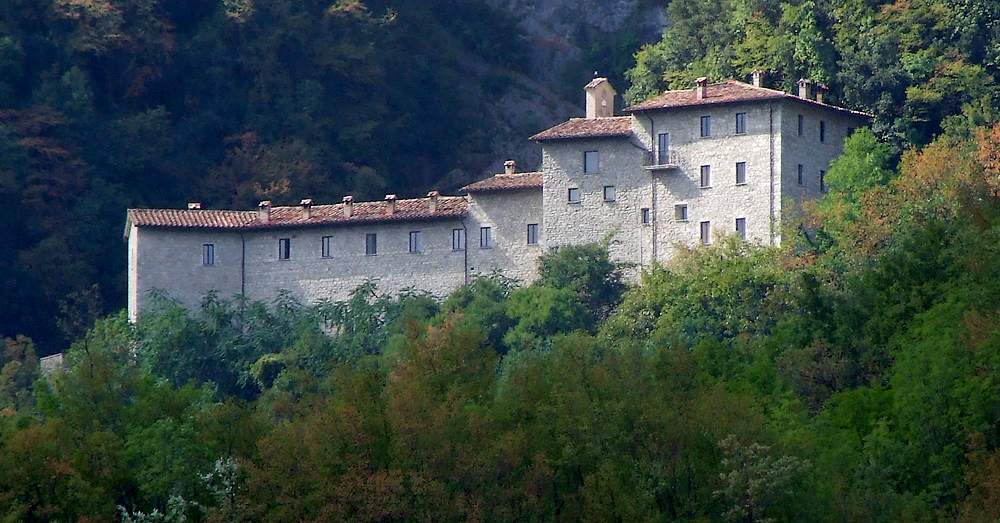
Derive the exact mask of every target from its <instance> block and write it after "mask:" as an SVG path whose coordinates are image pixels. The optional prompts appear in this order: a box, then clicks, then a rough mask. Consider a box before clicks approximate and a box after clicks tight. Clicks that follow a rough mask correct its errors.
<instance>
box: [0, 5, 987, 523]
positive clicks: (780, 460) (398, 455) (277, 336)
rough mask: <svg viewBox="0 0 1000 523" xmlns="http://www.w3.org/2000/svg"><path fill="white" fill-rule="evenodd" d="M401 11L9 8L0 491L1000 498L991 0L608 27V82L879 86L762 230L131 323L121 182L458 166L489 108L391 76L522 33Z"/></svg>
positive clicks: (771, 11)
mask: <svg viewBox="0 0 1000 523" xmlns="http://www.w3.org/2000/svg"><path fill="white" fill-rule="evenodd" d="M195 4H196V3H191V5H195ZM416 4H419V5H409V6H406V5H403V4H400V5H386V4H384V3H382V2H373V1H366V2H363V3H362V2H359V1H338V2H333V3H330V2H326V3H321V2H273V3H270V4H264V3H253V2H249V1H242V2H241V1H237V0H227V1H224V2H221V3H205V4H204V5H203V6H202V9H186V8H185V7H184V5H182V4H173V3H170V2H158V1H154V0H147V1H138V0H131V1H125V2H114V3H112V2H110V1H99V0H58V1H55V2H53V3H51V4H47V3H39V2H20V1H18V0H12V1H8V2H7V3H5V4H0V68H3V70H4V74H3V75H0V92H2V93H3V94H2V95H0V101H2V107H0V147H2V151H3V152H2V153H0V181H2V183H0V192H3V194H4V197H5V199H4V201H5V203H6V205H4V206H3V211H2V212H3V218H2V219H0V235H2V237H3V238H4V239H5V240H7V243H8V245H13V246H14V247H15V249H14V250H15V251H16V253H11V255H9V256H7V257H4V258H0V264H3V266H2V267H0V275H2V276H0V278H4V280H3V289H4V292H3V293H2V296H3V297H2V298H0V299H2V300H4V301H3V302H2V304H0V316H2V318H0V327H2V329H0V332H2V334H3V335H4V336H5V339H4V341H3V343H4V346H3V348H2V351H0V514H3V520H5V521H70V520H73V521H109V520H121V521H134V522H149V521H170V522H174V521H177V522H179V521H259V520H267V521H302V520H311V521H330V520H365V521H368V520H378V521H396V520H421V521H423V520H434V521H441V520H449V521H450V520H483V521H522V520H531V521H535V520H592V521H608V520H612V521H626V520H627V521H635V520H643V521H649V520H663V521H673V520H682V521H716V520H723V521H734V522H763V521H900V520H902V521H939V520H947V521H955V520H959V521H969V522H973V521H975V522H979V521H983V522H986V521H995V520H996V517H997V514H1000V115H998V114H997V109H996V108H997V107H998V103H1000V92H998V89H997V84H996V81H995V78H996V75H997V73H998V71H997V69H998V64H1000V5H998V4H996V3H995V2H986V1H974V0H967V1H959V0H955V1H947V0H908V1H904V0H899V1H896V2H885V1H878V0H830V1H816V2H814V1H812V0H803V1H781V2H761V1H750V0H695V1H691V2H680V1H677V2H669V3H665V5H664V8H665V9H666V10H667V14H668V17H667V18H668V20H669V23H668V25H667V27H666V28H665V30H664V33H663V38H662V40H661V41H659V42H654V43H651V44H649V45H645V46H642V47H640V48H637V49H622V50H621V52H623V53H628V54H631V53H633V52H634V53H635V59H634V64H635V65H634V66H633V67H632V68H631V69H629V70H628V71H627V72H625V73H624V74H625V77H626V78H627V79H628V94H627V97H628V99H629V100H632V101H634V100H639V99H642V98H644V97H645V96H648V95H649V94H651V93H655V92H657V91H659V90H662V89H665V88H676V87H682V86H687V85H689V81H690V78H692V77H696V76H702V75H706V76H710V77H712V78H715V79H721V78H726V77H741V76H742V75H744V74H746V73H749V71H751V70H754V69H765V70H767V71H768V73H769V79H770V81H771V82H772V84H773V85H778V86H784V87H786V88H790V86H791V84H792V83H794V81H795V80H797V79H798V78H799V77H804V76H805V77H811V78H814V79H816V80H819V81H823V82H825V83H827V84H828V85H830V86H831V91H832V92H833V93H834V94H835V99H836V101H837V103H839V104H845V105H848V106H850V107H852V108H855V109H861V110H867V111H870V112H872V113H873V114H874V115H875V118H874V121H873V124H872V126H871V128H870V129H859V130H858V131H856V132H855V133H854V134H853V135H852V136H851V137H850V138H849V139H848V140H847V142H846V143H845V146H844V152H843V155H842V156H841V157H840V158H839V159H837V160H836V161H835V163H834V164H833V165H831V167H830V169H829V171H828V173H827V178H826V180H827V182H828V185H829V193H828V194H827V195H826V196H825V197H824V198H822V199H821V200H819V201H817V202H815V203H814V204H810V205H807V206H806V208H805V209H803V211H802V213H801V215H798V216H791V217H787V218H785V219H784V220H783V222H782V227H783V231H782V245H781V246H776V247H768V246H760V245H754V244H747V243H744V242H741V241H739V240H738V239H737V238H735V237H720V238H718V239H717V241H715V242H714V243H713V245H710V246H705V247H699V248H694V249H691V250H689V251H686V252H684V253H682V254H681V255H678V256H677V257H675V258H673V259H671V260H670V261H669V262H667V263H665V264H663V265H659V266H655V267H651V268H649V269H647V270H645V271H644V272H643V274H642V277H641V280H640V281H639V282H631V281H629V280H627V279H626V278H624V276H623V274H624V272H625V270H626V269H627V268H626V267H622V266H620V265H618V264H616V263H615V262H614V261H613V260H611V259H609V257H608V254H607V243H606V242H613V241H614V238H613V237H609V238H607V239H605V240H603V242H598V243H595V244H591V245H581V246H576V247H570V248H563V249H560V250H558V251H553V252H550V253H548V254H546V255H545V256H544V257H543V258H542V259H541V261H540V265H539V273H540V277H539V278H538V280H536V281H534V282H532V283H531V284H524V283H523V282H517V281H512V280H510V279H507V278H505V277H504V276H503V275H502V274H495V275H491V276H488V277H482V278H479V279H476V280H474V281H473V282H472V283H470V284H469V285H467V286H465V287H462V288H460V289H458V290H456V291H455V292H454V293H452V294H451V295H450V296H447V297H446V298H444V299H443V300H438V299H435V298H434V297H431V296H428V295H425V294H422V293H419V292H404V293H401V294H399V295H385V294H383V293H381V292H379V289H378V288H377V286H375V285H374V284H366V285H363V286H361V287H359V288H358V289H356V290H355V292H354V293H353V295H352V297H351V299H349V300H346V301H343V302H319V303H308V304H307V303H299V302H297V301H296V300H295V299H293V298H292V297H291V296H290V295H284V296H281V297H279V298H278V299H276V300H275V301H274V302H272V303H255V302H245V301H242V300H240V299H238V297H232V296H216V295H207V296H205V298H204V301H203V304H202V306H201V308H200V309H199V310H196V311H188V310H185V309H183V308H181V307H179V306H178V305H177V304H175V303H174V302H172V301H171V300H170V297H169V296H160V297H158V300H159V302H158V306H157V309H156V312H155V313H154V314H152V315H151V316H149V317H148V318H146V319H144V321H142V322H140V323H139V324H138V325H132V324H129V323H128V322H127V321H126V318H125V315H124V313H123V312H120V308H121V300H120V299H119V298H118V297H117V296H119V294H116V293H120V295H123V294H124V293H123V291H122V290H121V287H122V285H123V283H124V282H123V281H122V280H123V279H122V278H121V274H120V272H121V268H122V267H121V265H120V264H121V263H123V261H124V256H123V255H122V256H108V255H107V253H108V252H115V253H118V252H122V253H123V249H124V248H123V247H121V246H120V245H118V244H117V243H115V242H120V239H119V237H118V235H119V234H120V230H119V229H120V223H119V222H120V213H121V210H122V209H123V208H124V206H125V205H133V204H136V203H137V202H138V203H150V204H154V203H156V202H162V201H165V200H166V199H176V198H183V197H185V196H186V193H185V192H184V191H186V190H188V188H190V187H192V186H194V187H198V188H199V190H200V191H204V192H203V193H201V194H206V195H213V196H211V198H212V199H209V196H206V197H205V200H206V201H212V202H215V203H217V204H222V203H226V204H236V203H239V202H242V201H252V200H253V199H255V198H258V197H259V196H260V195H262V194H269V195H277V196H275V199H276V200H280V197H281V196H280V195H281V194H292V195H294V194H300V193H301V192H300V191H299V189H298V188H302V187H310V186H309V184H310V183H314V184H317V185H315V187H317V189H316V190H322V187H326V186H334V185H336V187H335V188H333V189H331V190H335V191H345V190H353V191H355V193H356V194H362V193H364V191H365V190H371V191H374V192H376V193H377V192H378V191H380V190H381V188H382V187H383V184H385V183H387V182H386V180H388V178H387V176H388V175H387V174H386V173H394V174H393V176H400V175H397V174H395V173H405V176H407V177H412V178H405V179H404V178H398V179H396V178H394V179H393V180H392V183H394V184H409V185H407V186H411V187H414V188H419V187H421V184H424V183H431V182H428V181H427V180H430V179H431V178H433V172H432V171H428V172H423V173H421V172H418V171H414V170H412V169H402V170H395V169H394V168H393V166H392V165H391V162H394V161H399V158H396V157H393V156H392V155H385V154H382V153H380V151H382V150H384V147H412V148H413V149H412V151H414V152H413V154H425V155H427V158H428V165H434V166H435V167H437V166H439V165H448V166H450V167H454V166H456V165H463V164H462V162H464V161H468V162H472V163H474V162H475V161H477V160H475V159H474V158H475V156H476V154H477V152H476V151H477V149H478V148H477V145H476V143H475V142H474V140H471V138H470V136H474V135H476V133H480V132H483V131H484V129H476V130H475V132H473V134H472V135H465V134H463V133H465V132H466V131H467V130H468V129H466V130H463V129H462V128H461V126H470V127H475V125H474V122H469V121H460V122H454V121H451V120H448V121H446V122H445V121H443V120H441V118H442V117H443V116H442V115H441V114H439V113H438V112H437V110H433V111H430V110H429V106H428V105H426V104H425V103H424V102H425V101H421V100H414V99H412V98H410V97H412V96H414V95H415V93H413V92H411V91H407V90H406V89H404V86H405V85H407V84H406V83H405V82H396V81H395V76H396V75H415V76H420V75H421V74H424V75H430V72H432V71H433V75H432V76H434V78H435V79H434V80H433V81H434V82H444V83H441V84H435V85H438V86H439V87H431V86H428V88H427V89H426V91H422V92H421V93H419V95H420V96H430V97H442V98H441V99H440V100H436V101H434V102H433V103H434V104H437V103H458V104H461V103H469V104H473V105H474V104H475V103H477V102H476V100H471V99H468V98H467V97H470V96H474V94H475V93H477V92H478V91H476V90H472V89H470V90H462V89H455V88H454V85H462V82H467V81H471V80H470V78H463V77H461V76H462V75H461V74H459V72H458V71H456V70H455V69H454V65H453V62H451V61H450V60H449V59H448V56H447V55H446V54H444V53H442V52H441V49H442V47H437V48H435V47H434V46H435V43H434V42H435V40H434V39H435V38H436V37H437V36H436V35H439V34H447V36H448V38H447V39H444V40H440V41H438V43H441V42H445V41H447V42H451V43H452V44H454V40H453V39H454V38H459V39H463V38H464V39H466V40H462V41H464V42H465V43H466V44H467V45H464V46H463V47H462V48H463V49H464V50H465V52H474V53H478V54H480V55H481V56H483V57H487V58H488V59H489V60H493V61H495V62H496V63H507V61H508V60H509V61H510V62H509V63H510V67H512V68H514V67H517V65H516V63H517V62H518V60H519V59H518V58H516V57H517V56H519V54H518V53H526V52H529V50H528V49H525V47H524V46H523V45H519V44H518V42H517V41H516V39H515V40H509V39H503V38H498V37H497V36H496V33H490V31H496V30H500V31H502V32H504V33H505V34H507V32H508V31H511V30H513V29H511V28H510V27H507V28H502V30H501V29H497V28H496V27H495V26H492V25H491V24H486V23H485V21H481V22H480V26H475V25H465V22H461V23H460V22H459V21H458V20H459V19H461V20H466V17H467V18H468V20H472V21H474V20H476V19H477V18H478V19H480V20H482V19H483V16H482V14H483V13H486V12H491V11H482V10H490V9H493V8H491V7H489V5H487V4H481V3H479V2H458V3H457V4H456V5H458V6H460V7H461V9H459V8H454V9H449V10H442V9H434V5H433V4H434V3H433V2H426V3H425V2H420V3H416ZM185 5H186V4H185ZM477 10H479V11H477ZM477 13H479V14H478V15H477ZM407 17H425V18H422V20H424V21H428V24H430V22H429V21H430V20H432V19H433V20H434V22H433V24H430V25H428V26H425V27H422V28H417V27H415V26H410V25H407V22H405V20H406V19H407ZM469 23H473V22H469ZM506 23H509V24H511V26H515V25H516V24H517V21H516V20H513V19H509V20H507V22H506ZM448 24H457V25H450V26H449V25H448ZM438 29H440V30H441V33H437V30H438ZM491 35H492V36H491ZM442 38H444V37H442ZM405 45H410V47H409V48H405ZM400 46H404V47H400ZM424 46H427V47H424ZM424 52H426V53H427V55H428V56H429V57H430V58H434V59H435V60H438V61H436V62H435V61H434V60H430V59H429V60H428V61H427V62H422V61H418V60H409V59H407V57H406V56H405V55H406V54H407V53H410V54H419V53H424ZM520 56H523V54H522V55H520ZM450 67H451V68H452V69H449V68H450ZM448 71H452V72H454V73H455V76H454V77H450V78H449V77H448V73H447V72H448ZM338 75H339V76H338ZM421 78H423V77H421ZM138 79H141V80H138ZM480 80H481V79H477V80H476V81H477V82H478V81H480ZM355 82H356V83H355ZM448 82H450V83H448ZM334 87H338V89H333V88H334ZM129 93H133V94H129ZM337 96H344V97H346V98H337ZM451 97H455V98H456V99H458V100H449V99H446V98H451ZM463 100H464V101H463ZM348 107H349V109H347V108H348ZM378 107H381V108H382V112H379V110H377V108H378ZM466 107H467V106H466ZM342 109H343V110H342ZM362 109H364V111H362ZM425 110H426V111H429V113H433V114H426V115H424V116H425V117H426V118H424V119H421V117H420V112H421V111H425ZM355 111H357V112H355ZM407 111H412V112H407ZM409 118H413V120H408V119H409ZM403 120H407V121H408V122H409V123H406V124H405V125H403V123H401V122H402V121H403ZM418 120H419V123H414V122H417V121H418ZM293 122H294V124H293ZM413 125H426V126H427V127H426V130H427V131H426V132H424V133H417V136H419V142H420V143H416V142H407V137H406V136H403V135H407V134H409V133H410V132H411V131H412V129H414V127H413ZM397 126H399V127H397ZM449 126H455V127H449ZM246 129H253V131H252V132H251V131H246ZM449 129H451V131H450V132H455V133H457V135H461V138H455V137H454V136H452V137H450V138H449V137H447V136H446V134H447V133H448V132H449ZM247 133H250V134H249V135H248V134H247ZM394 133H395V134H394ZM370 136H380V137H382V138H384V140H381V143H380V145H379V147H380V148H379V149H376V148H375V147H374V145H373V143H372V140H370V139H369V137H370ZM219 137H228V138H223V139H222V140H219ZM426 140H431V141H432V143H425V141H426ZM404 142H406V143H405V144H404ZM435 144H437V146H438V147H439V149H435V148H434V145H435ZM400 150H404V149H400ZM366 155H367V156H366ZM431 158H433V161H432V160H431ZM366 162H367V163H366ZM472 163H470V164H469V165H471V164H472ZM289 187H294V188H296V190H295V191H292V192H288V193H283V192H282V191H286V190H288V188H289ZM366 187H367V188H369V189H365V188H366ZM213 190H214V191H217V192H212V191H213ZM302 190H305V189H302ZM316 194H320V193H316ZM105 229H108V230H110V232H108V231H106V230H105ZM84 240H88V241H91V243H88V242H85V241H84ZM68 245H73V246H74V248H68V247H67V246H68ZM43 261H44V263H42V262H43ZM95 282H96V283H97V286H96V287H95V286H94V284H95ZM56 310H58V311H59V314H55V313H54V311H56ZM40 316H47V317H48V318H47V319H44V320H43V319H39V317H40ZM39 333H40V334H39ZM54 333H55V334H54ZM60 344H68V345H69V349H68V350H67V352H66V358H67V360H68V365H67V368H66V370H65V371H64V372H60V373H56V374H53V375H50V376H43V375H42V374H41V371H40V369H39V363H38V359H37V355H38V354H42V353H47V352H49V351H50V350H51V349H50V348H51V347H59V346H60Z"/></svg>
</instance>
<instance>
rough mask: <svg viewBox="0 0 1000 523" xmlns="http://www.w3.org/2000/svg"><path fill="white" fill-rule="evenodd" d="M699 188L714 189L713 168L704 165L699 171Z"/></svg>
mask: <svg viewBox="0 0 1000 523" xmlns="http://www.w3.org/2000/svg"><path fill="white" fill-rule="evenodd" d="M698 187H699V188H701V189H709V188H711V187H712V166H711V165H702V166H701V167H700V168H699V169H698Z"/></svg>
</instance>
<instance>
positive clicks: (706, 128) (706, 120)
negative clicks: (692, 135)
mask: <svg viewBox="0 0 1000 523" xmlns="http://www.w3.org/2000/svg"><path fill="white" fill-rule="evenodd" d="M707 136H712V117H711V116H702V117H701V137H702V138H705V137H707Z"/></svg>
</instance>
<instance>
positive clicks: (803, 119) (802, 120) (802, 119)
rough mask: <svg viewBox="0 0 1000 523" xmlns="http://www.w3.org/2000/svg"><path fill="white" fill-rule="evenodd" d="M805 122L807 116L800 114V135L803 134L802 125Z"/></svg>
mask: <svg viewBox="0 0 1000 523" xmlns="http://www.w3.org/2000/svg"><path fill="white" fill-rule="evenodd" d="M804 122H805V118H803V117H802V115H801V114H800V115H799V136H802V127H803V125H804Z"/></svg>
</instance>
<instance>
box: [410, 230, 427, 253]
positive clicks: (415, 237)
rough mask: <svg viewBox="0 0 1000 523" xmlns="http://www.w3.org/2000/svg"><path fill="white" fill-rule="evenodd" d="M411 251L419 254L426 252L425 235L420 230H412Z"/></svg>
mask: <svg viewBox="0 0 1000 523" xmlns="http://www.w3.org/2000/svg"><path fill="white" fill-rule="evenodd" d="M410 252H411V253H413V254H419V253H421V252H424V235H423V233H422V232H420V231H410Z"/></svg>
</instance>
